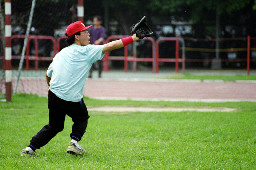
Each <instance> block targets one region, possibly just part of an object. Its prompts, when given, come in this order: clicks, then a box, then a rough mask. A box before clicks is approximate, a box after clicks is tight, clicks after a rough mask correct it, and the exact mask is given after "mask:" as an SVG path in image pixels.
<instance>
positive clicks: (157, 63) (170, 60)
mask: <svg viewBox="0 0 256 170" xmlns="http://www.w3.org/2000/svg"><path fill="white" fill-rule="evenodd" d="M161 41H174V42H175V44H176V45H175V58H160V57H159V43H160V42H161ZM179 50H180V48H179V38H177V37H175V38H171V37H160V38H158V40H157V41H156V73H158V72H159V62H175V71H176V72H178V71H179V63H180V62H182V63H184V59H183V58H179ZM182 70H184V64H182Z"/></svg>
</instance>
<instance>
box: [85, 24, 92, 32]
mask: <svg viewBox="0 0 256 170" xmlns="http://www.w3.org/2000/svg"><path fill="white" fill-rule="evenodd" d="M92 26H93V25H90V26H88V27H85V28H84V29H83V30H82V31H84V30H88V29H89V28H91V27H92Z"/></svg>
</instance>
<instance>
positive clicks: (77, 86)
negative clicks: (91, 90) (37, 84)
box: [47, 44, 104, 102]
mask: <svg viewBox="0 0 256 170" xmlns="http://www.w3.org/2000/svg"><path fill="white" fill-rule="evenodd" d="M103 47H104V45H87V46H80V45H76V44H72V45H70V46H68V47H66V48H64V49H62V50H61V51H60V52H59V53H58V54H57V55H56V56H55V57H54V58H53V61H52V63H51V64H50V66H49V68H48V70H47V76H48V77H51V81H50V88H49V89H50V90H51V91H52V92H53V93H54V94H55V95H56V96H58V97H59V98H61V99H63V100H66V101H72V102H79V101H80V100H81V99H82V98H83V91H84V87H85V80H86V78H87V76H88V73H89V71H90V69H91V66H92V64H93V63H94V62H95V61H97V60H101V59H102V58H103V56H104V54H102V50H103Z"/></svg>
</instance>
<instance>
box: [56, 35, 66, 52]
mask: <svg viewBox="0 0 256 170" xmlns="http://www.w3.org/2000/svg"><path fill="white" fill-rule="evenodd" d="M66 38H67V37H66V36H61V37H59V38H57V46H56V48H57V51H60V42H61V40H64V39H66Z"/></svg>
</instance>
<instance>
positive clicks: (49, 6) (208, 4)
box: [0, 0, 256, 81]
mask: <svg viewBox="0 0 256 170" xmlns="http://www.w3.org/2000/svg"><path fill="white" fill-rule="evenodd" d="M0 2H1V3H0V5H1V6H0V10H1V11H0V23H1V31H0V33H1V40H0V70H1V71H2V70H3V68H4V66H3V56H4V50H3V49H4V44H5V43H4V41H5V40H4V24H5V20H4V18H5V14H4V11H5V5H4V3H5V1H4V0H1V1H0ZM31 2H32V0H22V1H21V0H11V3H12V6H11V10H12V14H11V24H12V61H11V65H12V69H13V71H14V74H13V78H15V76H16V75H15V74H16V73H15V70H17V68H18V65H19V61H20V56H21V51H22V47H23V42H24V37H25V36H24V35H25V32H26V28H27V23H28V19H29V15H30V10H31ZM78 2H79V1H78V0H37V1H36V6H35V10H34V14H33V20H32V27H31V30H30V36H31V37H30V39H29V40H28V46H27V50H26V57H25V62H24V65H23V70H24V73H23V75H24V76H25V77H26V76H28V77H31V75H32V77H37V75H38V74H39V73H40V74H39V75H40V76H41V75H43V73H44V72H45V70H46V69H47V67H48V66H49V64H50V62H51V60H52V58H53V57H54V55H55V54H56V53H57V52H58V51H59V50H61V49H62V48H64V47H66V46H67V44H66V42H65V38H66V37H65V36H64V34H65V29H66V27H67V26H68V24H70V23H71V22H74V21H77V20H78V16H77V13H78V12H77V9H78V8H77V6H78ZM82 3H83V7H84V8H83V12H84V17H83V18H82V19H83V21H84V23H85V24H86V25H89V24H93V17H94V16H96V15H99V16H101V17H102V19H103V23H102V25H103V26H104V27H105V31H106V35H107V36H106V38H105V43H106V42H109V41H112V40H114V39H118V38H120V37H122V36H125V35H129V34H130V27H131V26H132V25H133V24H134V23H136V22H138V21H139V19H141V18H142V17H143V16H147V20H148V24H149V25H150V26H151V28H152V30H153V31H154V35H153V36H152V37H151V38H148V39H145V40H142V41H139V42H137V43H135V44H133V45H129V46H128V48H125V49H119V50H116V51H113V52H110V53H109V54H106V56H105V58H104V67H103V70H104V71H109V70H120V71H123V70H124V71H133V72H136V71H148V72H153V73H156V72H170V73H171V72H173V71H176V72H178V71H183V72H184V71H187V72H189V71H191V70H197V71H198V70H199V71H200V70H203V71H205V70H219V71H225V70H234V71H235V70H236V71H241V70H242V71H243V72H244V73H246V72H247V74H249V73H250V71H255V68H256V29H255V24H256V23H255V21H256V1H255V0H240V1H237V0H225V1H223V0H207V1H201V0H179V1H176V0H168V1H167V0H122V1H120V0H97V1H95V0H94V1H93V0H86V1H85V0H84V1H83V2H82ZM248 69H249V70H250V71H248ZM151 70H152V71H151ZM25 71H36V72H29V73H25ZM40 71H42V73H41V72H40ZM153 73H152V74H153ZM1 77H4V72H3V71H2V72H1ZM2 81H3V79H2Z"/></svg>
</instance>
